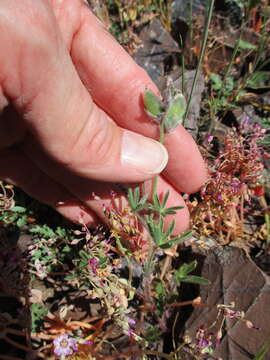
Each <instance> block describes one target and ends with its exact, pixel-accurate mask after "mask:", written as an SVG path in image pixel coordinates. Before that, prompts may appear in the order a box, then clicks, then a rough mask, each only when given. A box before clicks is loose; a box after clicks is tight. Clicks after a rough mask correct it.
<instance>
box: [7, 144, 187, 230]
mask: <svg viewBox="0 0 270 360" xmlns="http://www.w3.org/2000/svg"><path fill="white" fill-rule="evenodd" d="M0 178H1V179H4V180H6V181H8V182H10V183H12V184H14V185H17V186H19V187H20V188H21V189H23V190H24V191H25V192H26V193H28V194H29V195H30V196H32V197H33V198H35V199H37V200H39V201H40V202H43V203H45V204H47V205H49V206H51V207H53V208H55V209H56V210H57V211H58V212H59V213H60V214H62V215H63V216H64V217H66V218H67V219H69V220H71V221H73V222H75V223H78V224H81V223H84V224H87V225H88V226H94V225H97V224H98V223H99V222H100V220H102V221H103V222H104V223H107V224H109V219H108V217H107V216H105V214H104V208H108V209H111V210H113V207H112V197H113V198H114V199H116V201H117V204H118V205H119V209H120V208H121V209H124V208H125V207H126V206H127V205H128V201H127V198H126V196H125V195H124V193H123V191H121V189H120V190H119V187H117V186H115V185H114V184H111V183H101V182H95V181H89V180H88V179H80V180H78V178H77V177H75V176H74V175H71V176H70V179H69V186H70V189H71V192H70V191H68V190H67V189H65V188H64V187H63V186H61V185H59V184H58V183H56V182H55V181H54V180H52V179H51V178H50V177H48V176H47V175H46V174H45V173H44V172H43V171H42V170H40V169H39V168H38V167H37V166H36V165H35V164H34V163H33V162H31V159H29V158H28V157H27V156H26V155H25V154H24V153H23V152H22V151H21V149H16V148H12V149H8V150H2V151H1V152H0ZM144 188H145V193H147V194H148V195H149V199H151V196H152V181H148V182H147V183H146V184H145V187H144ZM168 189H169V191H170V197H169V200H168V203H167V206H168V207H171V206H183V209H181V210H179V212H178V213H177V215H176V216H175V215H173V216H172V215H169V216H167V217H166V219H165V226H168V224H169V223H170V222H171V221H172V220H175V221H176V226H175V230H174V233H175V234H176V233H180V232H182V231H184V230H186V229H187V228H188V226H189V213H188V210H187V208H186V206H185V203H184V201H183V199H182V197H181V196H180V195H179V194H178V193H177V192H176V191H175V190H174V189H173V188H172V187H171V186H170V185H168V184H167V183H166V182H165V181H164V180H163V179H162V177H159V180H158V186H157V193H158V194H159V197H160V199H162V198H163V197H164V194H165V192H166V191H167V190H168ZM112 190H113V191H114V194H112ZM79 199H80V200H79Z"/></svg>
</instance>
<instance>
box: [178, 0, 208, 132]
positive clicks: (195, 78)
mask: <svg viewBox="0 0 270 360" xmlns="http://www.w3.org/2000/svg"><path fill="white" fill-rule="evenodd" d="M214 2H215V0H209V3H208V11H207V14H206V21H205V25H204V35H203V43H202V47H201V51H200V55H199V60H198V65H197V68H196V72H195V76H194V78H193V82H192V87H191V91H190V94H189V98H188V103H187V108H186V112H185V115H184V118H183V126H185V122H186V119H187V116H188V113H189V109H190V104H191V100H192V97H193V93H194V90H195V86H196V83H197V78H198V75H199V70H200V68H201V64H202V60H203V57H204V54H205V49H206V44H207V39H208V32H209V26H210V22H211V19H212V15H213V9H214Z"/></svg>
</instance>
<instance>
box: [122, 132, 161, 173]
mask: <svg viewBox="0 0 270 360" xmlns="http://www.w3.org/2000/svg"><path fill="white" fill-rule="evenodd" d="M121 162H122V164H123V165H129V166H132V167H134V168H136V169H138V170H140V171H142V172H144V173H147V174H159V173H160V172H161V171H162V170H163V169H164V168H165V166H166V165H167V162H168V152H167V150H166V148H165V147H164V146H163V145H162V144H160V143H159V142H157V141H155V140H152V139H150V138H147V137H144V136H142V135H139V134H136V133H133V132H131V131H128V130H125V131H124V133H123V139H122V153H121Z"/></svg>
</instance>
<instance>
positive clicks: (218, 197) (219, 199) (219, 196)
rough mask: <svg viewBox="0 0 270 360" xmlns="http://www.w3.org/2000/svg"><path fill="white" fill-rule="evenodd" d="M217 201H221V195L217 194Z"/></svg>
mask: <svg viewBox="0 0 270 360" xmlns="http://www.w3.org/2000/svg"><path fill="white" fill-rule="evenodd" d="M216 199H217V200H218V201H221V200H222V194H221V193H219V194H217V198H216Z"/></svg>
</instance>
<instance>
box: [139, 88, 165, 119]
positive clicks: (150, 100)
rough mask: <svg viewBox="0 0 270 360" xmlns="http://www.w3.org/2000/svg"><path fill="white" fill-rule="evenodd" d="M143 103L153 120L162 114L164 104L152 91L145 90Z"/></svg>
mask: <svg viewBox="0 0 270 360" xmlns="http://www.w3.org/2000/svg"><path fill="white" fill-rule="evenodd" d="M143 103H144V108H145V111H146V112H147V114H148V115H149V116H151V117H152V118H155V119H157V118H158V116H159V115H161V114H162V112H163V104H162V102H161V101H160V100H159V98H158V97H157V96H156V95H155V94H154V93H153V92H152V91H151V90H145V92H144V94H143Z"/></svg>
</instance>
